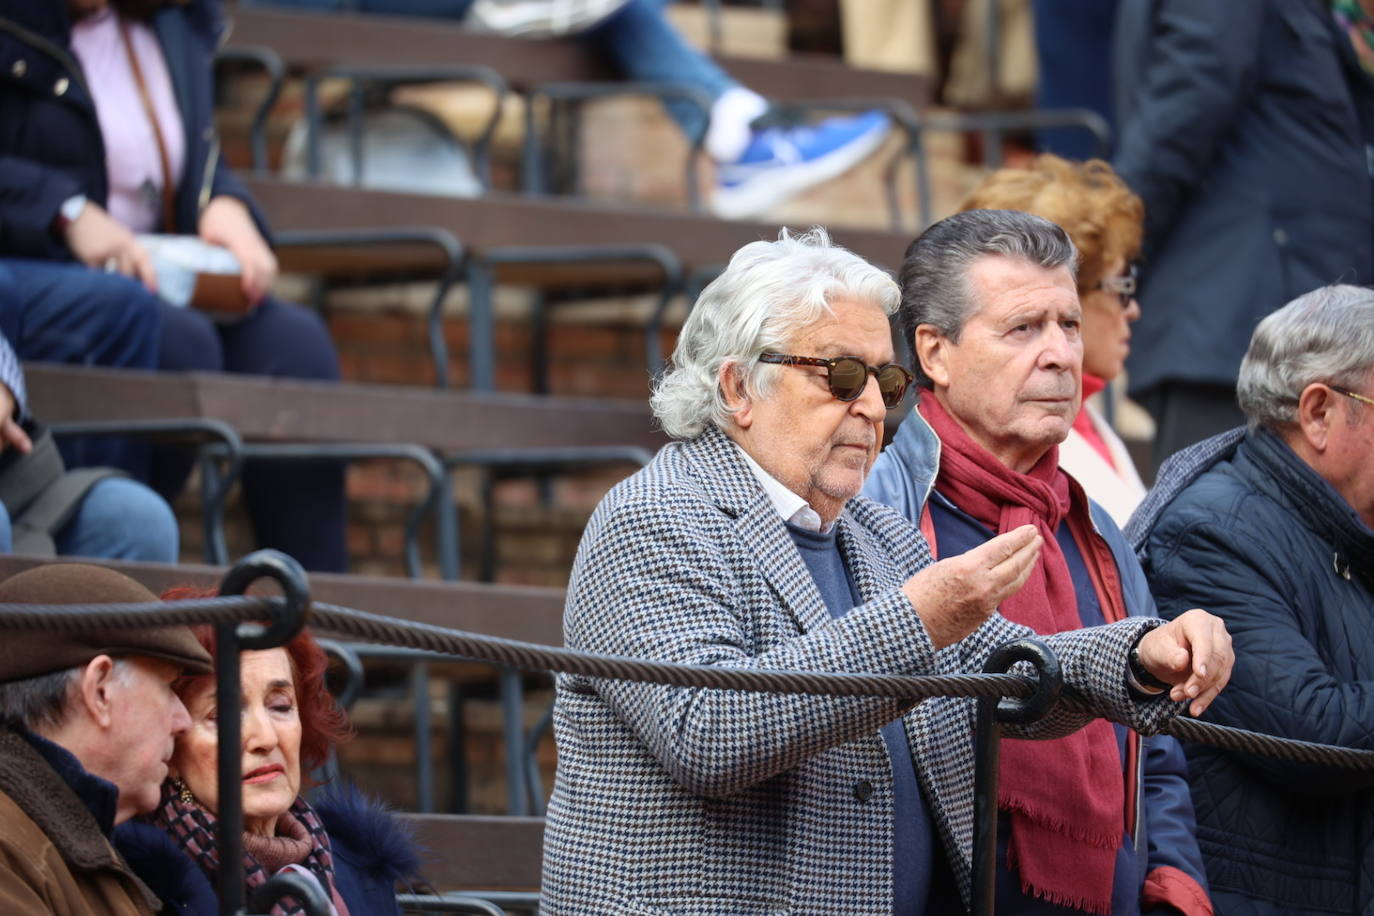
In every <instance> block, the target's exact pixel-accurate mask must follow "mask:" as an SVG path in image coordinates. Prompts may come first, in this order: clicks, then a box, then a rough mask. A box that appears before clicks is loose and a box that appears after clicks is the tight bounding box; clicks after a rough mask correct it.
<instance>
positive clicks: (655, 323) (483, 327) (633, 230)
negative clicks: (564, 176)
mask: <svg viewBox="0 0 1374 916" xmlns="http://www.w3.org/2000/svg"><path fill="white" fill-rule="evenodd" d="M248 185H249V188H250V189H251V191H252V192H253V195H254V196H255V197H256V198H257V200H258V201H259V203H261V204H262V206H263V208H264V209H265V210H266V211H267V214H268V216H269V218H270V220H271V221H272V223H273V225H274V226H275V227H277V228H278V229H281V230H286V231H298V230H321V229H332V230H335V231H338V230H344V229H358V230H363V229H383V230H385V229H396V228H404V227H413V226H417V225H424V226H433V227H437V228H439V229H442V230H443V231H445V232H448V233H451V234H452V235H453V236H454V237H455V238H457V239H459V240H460V241H461V242H462V245H463V247H464V249H465V250H466V251H467V253H468V256H469V263H470V265H480V264H481V263H482V262H483V259H484V256H485V255H486V254H487V253H497V252H501V251H505V250H509V249H512V248H526V249H529V248H563V249H581V250H585V251H587V252H588V255H589V256H590V255H591V254H592V250H593V249H596V248H601V249H614V248H623V247H627V246H642V245H643V244H644V243H645V242H651V243H654V244H656V245H658V246H661V247H663V248H665V249H667V250H668V251H670V252H671V253H672V255H673V256H674V257H675V258H676V259H677V261H678V262H679V263H680V267H681V272H682V274H683V275H688V274H692V273H694V272H699V271H709V270H711V269H714V268H719V267H720V266H722V265H724V264H725V263H726V262H728V261H729V259H730V256H731V255H732V254H733V253H734V252H735V251H736V250H737V249H739V248H740V247H741V246H743V245H745V244H748V243H749V242H753V241H758V240H760V239H775V238H777V235H778V228H779V227H778V226H777V224H773V223H762V222H743V221H724V220H718V219H715V218H712V217H709V216H703V215H700V214H694V213H684V212H672V211H661V210H640V209H629V208H623V207H609V206H605V205H597V204H592V203H588V202H586V201H580V200H573V199H566V198H548V197H528V196H523V195H516V194H508V193H500V192H491V193H489V194H486V195H484V196H482V197H479V198H450V197H433V196H429V195H424V194H406V193H400V192H393V191H376V190H366V189H359V188H340V187H337V186H334V185H327V184H322V183H317V182H292V181H286V180H283V179H279V178H268V177H253V178H251V179H250V180H249V181H248ZM799 228H805V227H804V226H802V227H799ZM831 234H832V236H833V238H834V240H835V242H836V243H837V244H839V245H843V246H844V247H846V248H849V249H850V250H852V251H854V252H855V253H856V254H858V255H860V256H861V257H863V258H865V259H866V260H868V261H871V262H872V263H874V264H877V265H879V266H882V267H886V268H888V269H890V270H895V269H896V268H897V267H899V266H900V265H901V262H902V256H903V254H904V253H905V251H906V247H907V245H908V244H909V243H910V242H911V237H910V235H908V234H907V233H899V232H890V231H886V230H879V229H859V228H849V227H832V229H831ZM497 259H498V260H499V257H498V258H497ZM514 269H515V268H512V267H509V266H500V265H496V266H493V267H491V268H489V269H487V270H485V271H484V272H483V276H484V280H483V283H482V284H481V289H480V290H473V291H472V292H473V295H472V296H471V298H470V315H469V335H470V344H469V362H470V378H471V385H472V387H473V388H477V389H488V388H490V387H491V385H492V379H493V378H494V372H495V369H494V365H493V358H492V354H493V351H494V345H493V340H494V329H493V318H492V314H491V297H490V286H491V283H492V282H494V281H495V280H498V279H499V280H508V281H512V282H514V281H517V280H522V281H525V282H534V283H539V282H541V280H540V278H539V277H538V276H534V277H532V276H531V275H530V270H531V267H530V265H529V263H528V261H527V263H526V264H525V265H524V266H523V267H520V268H519V270H521V271H523V272H524V273H523V274H514V273H512V272H511V271H512V270H514ZM544 269H546V270H547V269H549V268H544ZM561 269H562V270H563V271H564V272H565V273H566V271H567V267H566V266H563V267H562V268H561ZM647 269H648V267H646V266H645V265H644V264H641V265H640V267H639V269H638V273H629V274H628V275H629V276H630V277H636V276H637V277H638V278H640V279H643V278H644V276H645V271H646V270H647ZM582 274H583V276H582V279H583V280H586V279H587V278H588V277H589V276H594V275H599V276H603V277H604V276H606V275H608V274H609V275H612V276H617V277H622V278H623V277H625V276H626V275H627V267H626V265H625V264H624V263H615V262H611V263H598V264H597V265H595V267H592V266H590V265H588V266H587V267H586V268H585V269H584V270H583V272H582ZM437 305H438V303H437V302H436V307H437ZM666 305H667V302H666V300H664V301H662V302H661V303H660V308H659V310H658V312H657V313H656V314H655V316H654V318H653V319H652V320H651V322H650V326H649V328H648V331H647V338H648V341H649V355H648V357H647V361H648V362H649V364H650V365H651V366H652V365H653V364H654V363H655V360H656V356H657V351H656V345H657V340H658V337H657V333H656V331H657V328H658V327H660V326H661V323H662V320H663V311H664V308H665V307H666ZM434 317H435V316H433V315H431V328H433V327H435V325H436V322H435V320H434ZM443 374H444V372H443V371H441V372H440V375H441V376H442V375H443Z"/></svg>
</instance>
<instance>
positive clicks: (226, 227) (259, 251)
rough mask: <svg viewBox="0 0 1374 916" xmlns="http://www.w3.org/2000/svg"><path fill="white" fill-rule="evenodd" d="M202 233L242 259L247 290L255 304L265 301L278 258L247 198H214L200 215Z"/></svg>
mask: <svg viewBox="0 0 1374 916" xmlns="http://www.w3.org/2000/svg"><path fill="white" fill-rule="evenodd" d="M200 237H201V238H202V239H204V240H205V241H207V242H209V243H210V244H212V245H220V246H222V247H224V248H227V249H228V250H229V251H230V253H232V254H233V255H234V257H235V258H237V259H238V262H239V267H240V269H241V271H242V284H243V294H244V295H245V296H247V297H248V301H249V302H251V303H253V304H254V305H256V304H258V303H259V302H261V301H262V297H263V296H265V295H267V291H268V290H269V289H271V288H272V284H273V283H274V282H275V281H276V279H277V258H276V256H275V255H274V254H272V249H270V248H268V247H267V242H266V241H265V240H264V239H263V237H262V233H260V232H258V227H257V226H256V225H254V223H253V217H252V215H251V214H249V212H248V208H247V207H246V206H244V205H243V202H242V201H240V200H238V199H236V198H233V197H225V196H220V197H216V198H214V199H212V200H211V201H210V203H209V204H207V205H206V207H205V210H204V211H203V212H202V213H201V215H200Z"/></svg>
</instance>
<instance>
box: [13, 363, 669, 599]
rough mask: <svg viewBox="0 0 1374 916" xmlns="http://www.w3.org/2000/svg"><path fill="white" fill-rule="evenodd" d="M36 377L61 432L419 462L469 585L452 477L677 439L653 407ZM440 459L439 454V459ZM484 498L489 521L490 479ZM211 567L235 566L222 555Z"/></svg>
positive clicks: (446, 545)
mask: <svg viewBox="0 0 1374 916" xmlns="http://www.w3.org/2000/svg"><path fill="white" fill-rule="evenodd" d="M26 372H27V382H28V389H29V403H30V406H31V409H32V410H33V411H34V413H35V415H36V416H40V417H43V418H44V420H45V422H47V423H50V424H53V425H56V426H64V425H68V424H87V423H96V424H99V423H107V422H113V423H118V422H121V421H146V420H159V421H166V420H188V419H190V420H212V421H217V422H218V423H220V424H225V425H228V426H229V427H231V428H232V429H233V430H234V431H236V432H237V434H238V436H239V437H241V438H242V440H243V441H244V442H245V443H248V444H247V445H246V446H244V447H243V453H244V455H245V456H246V457H266V458H279V459H285V460H293V459H294V460H303V459H308V458H311V457H317V458H318V457H324V458H335V459H338V460H354V459H357V458H369V457H384V458H387V457H389V458H399V459H403V460H409V461H414V462H417V463H419V464H420V465H421V467H422V469H423V470H424V471H425V473H426V474H427V475H428V476H429V478H430V481H431V487H432V491H431V499H430V501H429V504H428V505H430V506H434V507H437V508H438V509H439V511H438V516H437V524H436V541H437V545H438V546H437V550H438V554H439V557H438V559H439V566H440V569H441V570H442V571H443V572H444V574H445V575H446V576H447V577H449V578H456V577H457V558H458V530H457V522H456V519H454V518H453V515H452V509H451V507H452V504H453V499H452V492H451V487H450V483H449V477H448V474H447V473H446V470H447V469H450V468H453V467H456V466H458V465H480V466H483V467H486V468H496V469H499V468H507V469H517V470H521V471H527V470H531V469H539V468H549V469H559V468H567V467H585V466H596V465H600V466H604V465H607V464H617V465H623V464H627V463H628V464H630V465H642V464H644V463H645V462H646V461H647V460H648V458H649V456H650V455H651V454H652V453H653V452H654V451H656V450H657V449H658V448H659V447H660V446H662V445H663V444H664V443H666V442H667V441H668V440H667V437H666V436H664V435H663V433H662V432H661V431H660V430H657V429H655V427H654V423H653V421H652V418H651V415H650V413H649V409H648V406H647V404H646V403H636V402H629V401H608V400H592V399H577V398H557V397H547V396H532V395H519V394H505V393H497V392H476V391H462V392H459V391H440V390H436V389H432V388H412V387H405V386H399V385H359V384H336V383H328V382H304V381H298V380H287V379H270V378H263V377H253V376H244V375H229V374H215V373H155V372H133V371H127V370H118V369H97V368H86V367H69V366H58V365H52V364H43V363H30V364H27V365H26ZM312 446H313V448H312ZM326 452H327V454H325V453H326ZM374 452H376V453H377V454H374ZM430 453H437V455H438V456H439V457H438V458H437V459H436V460H434V461H430V460H427V459H429V458H430ZM202 468H203V471H204V472H205V473H206V474H207V475H210V474H213V473H214V471H215V469H216V465H215V464H214V463H213V462H203V463H202ZM212 489H215V490H216V491H217V493H218V496H217V497H216V498H215V499H214V500H207V505H206V506H205V510H206V512H207V516H206V518H207V524H206V534H207V544H211V543H212V542H215V544H222V539H221V534H220V525H219V521H220V515H219V513H220V511H221V510H222V502H223V498H224V496H226V495H227V489H228V488H227V486H223V485H219V486H216V487H213V488H212ZM483 491H484V492H483V497H484V502H485V503H486V504H487V507H488V513H487V517H488V520H489V517H490V504H491V501H490V486H489V482H488V483H487V484H484V487H483ZM422 508H424V509H425V511H426V512H427V511H428V508H427V507H422ZM416 530H418V517H415V518H412V524H411V526H410V531H411V532H412V534H413V533H414V532H415V531H416ZM212 546H213V545H212ZM483 549H484V555H483V569H484V571H490V570H491V569H492V568H493V567H494V563H495V560H494V557H493V556H492V555H491V554H490V553H489V551H490V549H491V539H490V538H487V539H484V542H483ZM416 550H418V548H416ZM413 556H414V552H413V551H411V550H410V548H409V544H408V553H407V562H408V565H409V567H410V569H411V571H412V574H413V575H414V574H418V573H417V572H416V569H417V566H418V559H414V558H413ZM209 558H210V559H213V560H215V561H220V562H222V561H223V560H225V559H226V555H225V553H224V550H223V548H222V546H218V547H216V548H215V549H213V550H212V552H211V553H210V554H209Z"/></svg>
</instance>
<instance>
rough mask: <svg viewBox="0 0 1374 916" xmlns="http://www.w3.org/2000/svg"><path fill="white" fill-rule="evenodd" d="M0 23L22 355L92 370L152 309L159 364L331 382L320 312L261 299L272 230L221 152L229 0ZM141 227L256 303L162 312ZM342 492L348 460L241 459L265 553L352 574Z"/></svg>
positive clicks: (2, 183) (184, 459)
mask: <svg viewBox="0 0 1374 916" xmlns="http://www.w3.org/2000/svg"><path fill="white" fill-rule="evenodd" d="M0 26H3V27H2V28H0V62H3V72H4V74H5V78H4V80H3V81H0V123H3V124H6V125H12V126H13V129H10V130H5V131H0V283H7V285H8V286H9V288H10V289H11V290H12V291H13V292H14V299H13V301H9V300H7V301H6V303H5V305H4V306H3V308H0V313H9V317H8V319H0V322H4V328H5V330H6V332H7V335H8V336H9V337H10V340H11V342H12V343H13V344H14V346H15V348H16V349H17V351H18V352H19V355H20V357H21V358H24V359H45V360H57V361H61V362H78V363H79V362H83V361H84V357H83V355H82V354H83V353H86V352H87V351H88V350H89V349H90V348H91V347H92V343H93V338H95V337H97V336H98V335H99V334H100V333H101V332H102V331H103V330H104V325H108V324H110V323H114V322H116V321H119V322H125V323H127V322H138V321H140V320H142V319H143V318H144V317H145V316H151V315H156V318H157V320H158V321H160V326H161V337H160V341H159V343H158V347H157V363H156V366H157V368H160V369H165V370H186V371H192V370H195V371H212V372H219V371H225V372H239V373H249V374H261V375H271V376H284V377H292V378H305V379H322V380H334V379H337V378H338V377H339V366H338V358H337V355H336V353H335V351H334V346H333V343H332V342H331V341H330V339H329V333H328V330H327V329H326V328H325V325H324V323H323V321H321V319H320V317H319V316H318V315H316V314H315V313H314V312H311V311H309V310H307V309H304V308H301V307H300V306H296V305H291V304H288V303H285V302H281V301H280V300H277V299H275V298H273V297H272V296H271V295H269V294H268V291H269V289H270V288H271V286H272V283H273V280H274V279H275V277H276V272H277V263H276V259H275V258H274V257H273V255H272V250H271V248H270V247H269V245H268V242H267V240H266V239H267V229H266V225H265V223H264V221H263V219H262V216H261V214H260V213H259V212H258V211H257V209H256V208H255V206H254V204H253V202H252V199H251V198H250V197H249V195H248V192H247V189H246V188H245V187H244V185H243V184H242V182H240V181H239V180H238V178H237V177H235V176H234V174H233V173H232V172H231V171H230V170H229V169H227V168H226V167H225V166H224V163H223V161H222V160H221V157H220V154H219V141H218V139H217V138H216V135H215V129H214V124H213V120H212V113H213V112H212V106H213V99H212V63H213V58H214V54H215V49H216V48H217V47H218V44H219V40H220V37H221V35H222V32H223V27H224V24H223V21H222V16H221V10H220V6H219V4H218V2H216V0H188V2H174V0H165V2H164V0H115V2H113V3H110V2H108V0H64V2H56V0H54V2H48V3H33V2H30V0H0ZM147 232H160V233H179V234H183V235H191V236H198V237H199V238H201V239H203V240H204V241H206V242H209V243H213V244H215V245H219V246H222V247H223V248H225V249H227V250H228V251H229V252H231V253H232V254H233V255H234V256H235V257H236V259H237V260H238V262H239V265H240V267H241V271H242V272H241V286H242V292H243V294H244V296H245V297H246V298H247V299H248V300H249V301H250V302H252V303H256V305H255V307H254V308H253V309H252V311H251V312H250V313H249V314H247V316H246V317H243V318H241V319H239V320H235V321H232V322H229V323H216V322H214V321H211V320H210V318H208V317H207V315H206V314H204V313H201V312H199V311H197V310H196V309H193V308H177V307H174V306H172V305H170V304H168V303H166V302H162V301H159V300H158V299H157V298H156V297H155V295H154V294H155V287H156V283H157V281H156V276H155V274H154V271H153V267H152V262H151V260H150V258H149V256H148V253H147V251H146V249H145V248H144V246H143V245H142V244H140V243H139V241H138V240H137V238H136V233H147ZM121 275H123V276H121ZM92 313H98V314H100V315H103V316H116V317H110V318H102V319H100V320H99V321H98V322H97V321H88V320H87V317H86V316H89V315H91V314H92ZM11 331H13V333H10V332H11ZM36 331H41V332H42V333H41V334H40V333H36ZM58 331H60V332H61V333H60V335H59V334H58V333H56V332H58ZM87 448H88V449H90V448H97V449H98V448H101V447H100V446H87ZM106 448H108V446H106ZM67 456H68V460H69V464H71V465H72V466H74V467H75V466H82V465H87V464H114V465H115V466H119V467H123V468H125V469H126V470H128V471H130V473H132V474H133V475H134V476H135V477H137V478H139V479H141V480H146V481H149V482H151V483H152V484H153V486H154V488H155V489H157V490H158V491H159V492H161V493H162V494H163V495H164V496H167V497H169V498H170V497H173V496H174V495H175V494H176V493H177V492H178V491H179V490H180V489H181V487H182V485H183V484H184V482H185V480H186V476H187V474H188V473H189V470H190V466H191V459H190V458H189V457H188V456H187V455H186V453H185V452H184V451H180V450H172V449H161V448H160V449H155V450H154V454H153V456H152V457H151V458H149V457H148V455H147V452H146V450H140V449H138V448H134V447H131V446H127V445H125V446H121V447H120V451H119V453H118V454H117V455H115V456H114V458H113V459H111V457H110V453H109V452H108V451H104V452H96V453H94V454H93V453H92V452H90V451H84V452H82V451H79V450H77V449H69V450H68V451H67ZM343 485H344V471H343V468H342V466H340V465H338V464H337V463H319V464H299V463H296V464H292V463H272V462H252V461H250V462H248V463H247V464H246V465H245V467H244V469H243V499H244V503H245V505H246V507H247V509H248V514H249V517H250V519H251V520H252V522H253V527H254V530H255V532H256V535H257V540H258V542H259V544H260V545H262V546H269V547H275V548H278V549H280V550H283V551H285V552H287V553H289V554H291V555H292V556H294V557H295V558H296V559H297V560H299V561H300V562H301V563H302V565H304V566H305V567H306V568H308V569H319V570H330V571H342V570H343V569H344V567H345V565H346V562H347V555H346V547H345V542H344V521H345V520H344V508H345V507H344V492H343Z"/></svg>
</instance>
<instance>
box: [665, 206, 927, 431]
mask: <svg viewBox="0 0 1374 916" xmlns="http://www.w3.org/2000/svg"><path fill="white" fill-rule="evenodd" d="M842 299H853V300H857V301H860V302H871V303H873V304H875V305H877V306H878V307H879V308H881V309H882V310H883V314H885V315H889V316H890V315H892V314H893V313H894V312H896V310H897V305H898V302H899V301H900V299H901V294H900V292H899V290H898V288H897V283H896V281H895V280H893V279H892V277H890V276H889V275H888V274H887V273H886V272H885V271H883V270H881V269H880V268H877V267H874V266H873V265H872V264H869V263H868V262H867V261H865V260H864V259H863V258H861V257H859V256H858V255H856V254H854V253H853V252H851V251H848V250H846V249H844V248H840V247H839V246H837V245H833V244H831V242H830V236H829V234H828V233H827V232H826V231H825V230H824V229H822V228H820V227H816V228H813V229H811V230H810V231H809V232H805V233H802V234H801V235H793V234H792V233H790V232H788V230H786V229H784V230H782V232H781V233H780V234H779V236H778V240H777V241H776V242H750V243H749V244H748V245H745V246H744V247H743V248H741V249H740V250H739V251H737V252H735V255H734V257H732V258H731V259H730V264H729V266H728V267H726V269H725V272H724V273H722V274H721V275H720V276H719V277H717V278H716V279H715V280H714V281H712V282H711V283H710V285H708V286H707V287H706V288H705V289H704V290H702V291H701V295H700V296H699V297H697V301H696V306H695V307H694V308H693V309H692V314H691V315H690V316H688V318H687V321H686V323H685V324H684V325H683V327H682V334H681V335H680V336H679V337H678V341H677V348H676V349H675V350H674V351H673V362H672V366H671V368H669V369H668V370H667V371H666V372H665V373H664V374H663V376H662V377H661V378H660V379H659V381H658V382H657V384H655V386H654V393H653V397H652V398H651V399H650V401H649V404H650V406H651V407H652V408H653V412H654V416H655V417H657V418H658V421H659V423H660V424H662V426H663V429H664V431H665V432H667V433H668V435H670V436H672V437H674V438H676V439H691V438H693V437H695V436H699V435H701V433H702V432H703V431H704V430H705V429H706V425H707V424H708V423H714V424H715V425H716V426H719V427H721V428H722V429H723V428H725V426H726V422H727V420H728V418H729V416H730V414H731V412H732V411H731V409H730V408H729V407H728V406H727V405H726V403H725V397H724V394H723V392H722V391H721V390H720V385H719V383H718V379H719V377H720V370H721V367H722V366H725V365H727V364H729V365H731V366H733V367H734V369H735V371H736V372H737V373H739V375H740V377H741V378H742V379H743V382H744V390H745V391H746V392H747V393H748V394H749V395H750V397H758V398H763V397H767V396H768V394H769V392H770V391H771V390H772V386H773V384H774V381H775V380H776V378H777V373H778V372H780V371H782V370H783V368H784V367H782V366H775V365H771V364H768V363H760V362H759V355H760V354H762V353H765V352H767V351H770V350H778V349H781V348H783V347H785V346H786V344H787V341H788V340H789V339H791V337H792V335H793V334H795V333H796V332H797V331H799V330H801V329H802V328H804V327H806V326H808V325H810V324H812V323H814V322H815V321H816V320H817V319H818V318H819V317H820V316H821V314H822V313H823V312H830V304H831V303H832V302H835V301H837V300H842ZM802 355H809V354H802Z"/></svg>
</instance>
